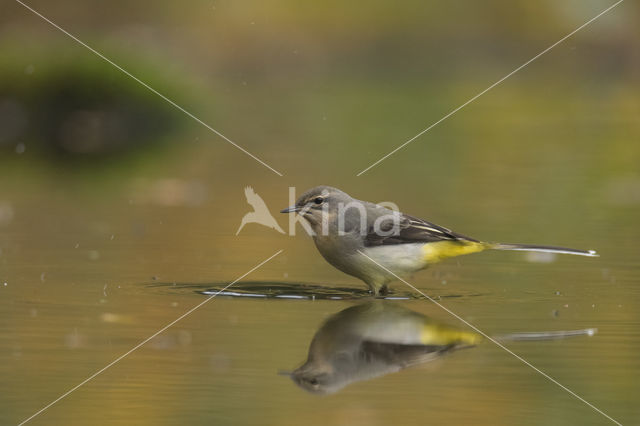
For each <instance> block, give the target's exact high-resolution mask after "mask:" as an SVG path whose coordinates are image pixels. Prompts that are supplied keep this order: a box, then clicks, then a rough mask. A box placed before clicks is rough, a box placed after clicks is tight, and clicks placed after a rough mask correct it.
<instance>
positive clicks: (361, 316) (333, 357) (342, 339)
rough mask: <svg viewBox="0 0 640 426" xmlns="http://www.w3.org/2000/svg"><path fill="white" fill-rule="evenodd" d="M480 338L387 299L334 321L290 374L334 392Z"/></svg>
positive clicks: (544, 336)
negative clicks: (304, 360) (302, 362)
mask: <svg viewBox="0 0 640 426" xmlns="http://www.w3.org/2000/svg"><path fill="white" fill-rule="evenodd" d="M595 332H596V330H595V329H586V330H573V331H554V332H539V333H514V334H506V335H502V336H499V337H498V336H496V337H494V339H497V340H501V341H514V340H520V341H536V340H552V339H560V338H566V337H573V336H583V335H588V336H591V335H593V334H594V333H595ZM482 340H483V338H482V336H480V335H479V334H476V333H473V332H470V331H464V330H460V329H457V328H455V327H451V326H448V325H446V324H443V323H440V322H438V321H436V320H434V319H431V318H429V317H427V316H425V315H423V314H421V313H419V312H414V311H411V310H409V309H407V308H405V307H404V306H402V305H399V304H396V303H391V302H389V301H385V300H374V301H371V302H365V303H363V304H360V305H356V306H351V307H349V308H347V309H345V310H343V311H340V312H338V313H337V314H334V315H333V316H331V317H330V318H329V319H327V321H326V322H325V323H324V324H323V325H322V327H320V329H319V330H318V331H317V332H316V334H315V336H313V340H312V342H311V345H310V346H309V355H308V357H307V361H306V362H305V363H304V364H303V365H302V366H300V367H299V368H297V369H296V370H294V371H293V372H291V373H286V374H288V375H289V376H291V378H292V379H293V381H294V382H295V383H296V384H297V385H298V386H300V387H301V388H302V389H304V390H306V391H309V392H311V393H316V394H328V393H334V392H337V391H339V390H340V389H342V388H343V387H345V386H347V385H349V384H351V383H354V382H359V381H364V380H370V379H373V378H375V377H379V376H383V375H385V374H389V373H395V372H396V371H400V370H402V369H403V368H407V367H411V366H415V365H419V364H423V363H425V362H428V361H432V360H435V359H438V358H440V357H442V356H443V355H445V354H447V353H449V352H452V351H455V350H457V349H463V348H469V347H472V346H475V345H476V344H478V343H480V342H481V341H482Z"/></svg>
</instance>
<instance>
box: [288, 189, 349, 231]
mask: <svg viewBox="0 0 640 426" xmlns="http://www.w3.org/2000/svg"><path fill="white" fill-rule="evenodd" d="M352 200H353V199H352V198H351V197H350V196H349V194H347V193H345V192H342V191H340V190H339V189H337V188H333V187H331V186H325V185H322V186H316V187H315V188H311V189H310V190H308V191H307V192H305V193H304V194H302V195H301V196H300V197H299V198H298V200H297V201H296V203H295V204H294V205H293V206H291V207H287V208H286V209H284V210H281V211H280V213H298V214H301V215H302V216H303V217H304V218H305V219H306V220H307V221H308V222H309V223H310V224H311V225H312V226H317V225H318V224H320V223H321V222H322V215H323V213H324V212H326V213H327V214H329V215H331V214H332V213H335V211H336V210H337V209H338V206H340V205H341V204H342V205H344V204H347V203H349V202H350V201H352Z"/></svg>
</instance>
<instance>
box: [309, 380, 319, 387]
mask: <svg viewBox="0 0 640 426" xmlns="http://www.w3.org/2000/svg"><path fill="white" fill-rule="evenodd" d="M309 384H310V385H312V386H317V384H318V379H309Z"/></svg>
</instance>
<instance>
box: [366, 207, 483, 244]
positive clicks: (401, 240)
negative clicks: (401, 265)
mask: <svg viewBox="0 0 640 426" xmlns="http://www.w3.org/2000/svg"><path fill="white" fill-rule="evenodd" d="M393 226H394V220H393V219H391V218H389V219H387V220H384V221H382V223H381V224H379V229H380V231H382V232H381V233H379V232H376V229H374V227H373V226H371V227H370V228H369V229H368V232H367V236H366V238H365V246H367V247H370V246H382V245H391V244H408V243H432V242H437V241H473V242H478V240H476V239H474V238H471V237H467V236H465V235H462V234H458V233H457V232H453V231H452V230H450V229H447V228H444V227H442V226H440V225H436V224H434V223H431V222H427V221H426V220H422V219H418V218H416V217H413V216H409V215H406V214H401V215H400V217H399V221H398V228H397V231H395V232H393V233H391V235H384V234H386V233H389V231H391V230H392V229H393ZM381 234H383V235H381Z"/></svg>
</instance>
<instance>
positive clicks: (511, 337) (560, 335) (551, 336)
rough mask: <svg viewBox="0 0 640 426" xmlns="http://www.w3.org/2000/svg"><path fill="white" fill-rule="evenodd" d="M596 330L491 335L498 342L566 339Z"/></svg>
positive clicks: (590, 333)
mask: <svg viewBox="0 0 640 426" xmlns="http://www.w3.org/2000/svg"><path fill="white" fill-rule="evenodd" d="M597 332H598V329H597V328H585V329H582V330H569V331H540V332H533V333H531V332H529V333H510V334H502V335H498V336H493V338H494V339H496V340H498V341H500V342H524V341H535V340H556V339H566V338H569V337H577V336H593V335H594V334H596V333H597Z"/></svg>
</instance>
